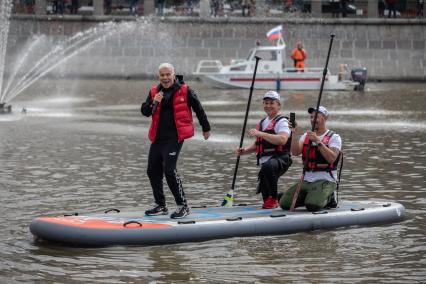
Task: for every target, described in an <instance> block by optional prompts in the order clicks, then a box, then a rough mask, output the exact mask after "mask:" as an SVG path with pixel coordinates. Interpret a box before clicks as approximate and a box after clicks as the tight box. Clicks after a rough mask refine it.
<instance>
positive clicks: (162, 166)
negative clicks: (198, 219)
mask: <svg viewBox="0 0 426 284" xmlns="http://www.w3.org/2000/svg"><path fill="white" fill-rule="evenodd" d="M182 144H183V142H181V143H178V142H172V143H166V144H156V143H154V144H151V147H150V148H149V156H148V170H147V173H148V177H149V181H150V182H151V187H152V193H153V194H154V199H155V203H157V204H158V205H161V206H165V205H166V198H165V196H164V191H163V175H164V176H166V181H167V184H168V186H169V188H170V190H171V192H172V194H173V196H174V198H175V201H176V204H177V205H187V203H186V199H185V193H184V192H183V187H182V181H181V179H180V178H179V176H178V174H177V170H176V163H177V160H178V157H179V153H180V150H181V148H182Z"/></svg>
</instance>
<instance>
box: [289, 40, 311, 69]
mask: <svg viewBox="0 0 426 284" xmlns="http://www.w3.org/2000/svg"><path fill="white" fill-rule="evenodd" d="M307 56H308V55H307V53H306V50H305V49H303V45H302V42H300V41H298V42H297V47H296V48H295V49H293V51H292V52H291V58H293V60H294V68H298V69H303V68H305V62H304V61H305V59H306V58H307ZM302 71H303V70H302Z"/></svg>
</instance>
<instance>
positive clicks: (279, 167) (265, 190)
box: [258, 154, 293, 201]
mask: <svg viewBox="0 0 426 284" xmlns="http://www.w3.org/2000/svg"><path fill="white" fill-rule="evenodd" d="M292 162H293V161H292V159H291V157H290V155H288V154H284V155H280V156H273V157H272V158H270V159H269V160H268V161H267V162H265V163H263V164H262V168H261V169H260V171H259V188H258V191H260V192H261V193H262V198H263V200H264V201H265V200H266V198H268V197H269V196H272V198H275V199H276V198H277V195H278V192H277V191H278V179H279V178H280V176H282V175H283V174H284V173H285V172H286V171H287V170H288V168H289V167H290V166H291V164H292Z"/></svg>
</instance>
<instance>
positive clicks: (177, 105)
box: [141, 63, 210, 219]
mask: <svg viewBox="0 0 426 284" xmlns="http://www.w3.org/2000/svg"><path fill="white" fill-rule="evenodd" d="M158 77H159V80H160V84H158V85H157V86H153V87H152V88H151V90H150V92H149V94H148V97H147V98H146V101H145V102H144V103H143V104H142V107H141V112H142V114H143V115H145V116H147V117H149V116H152V122H151V127H150V129H149V133H148V138H149V140H150V141H151V147H150V149H149V156H148V169H147V173H148V177H149V181H150V183H151V187H152V191H153V194H154V199H155V203H156V206H154V208H152V209H150V210H147V211H145V214H146V215H148V216H154V215H167V214H168V209H167V206H166V199H165V196H164V191H163V175H164V176H165V177H166V181H167V184H168V186H169V188H170V190H171V192H172V194H173V196H174V198H175V201H176V204H177V209H176V211H175V212H174V213H172V214H171V215H170V217H171V218H174V219H178V218H183V217H185V216H187V215H188V214H190V207H189V206H188V203H187V200H186V198H185V193H184V191H183V187H182V181H181V179H180V178H179V176H178V174H177V171H176V163H177V160H178V157H179V153H180V150H181V148H182V144H183V141H184V140H185V139H188V138H191V137H192V136H194V125H193V120H192V110H194V112H195V114H196V115H197V118H198V121H199V123H200V125H201V127H202V130H203V136H204V139H205V140H207V139H208V138H209V136H210V124H209V121H208V120H207V115H206V113H205V112H204V109H203V107H202V106H201V103H200V101H199V100H198V98H197V95H196V94H195V92H194V91H193V90H192V89H191V88H189V87H188V86H187V85H186V84H185V83H184V82H183V80H182V81H179V80H176V76H175V71H174V67H173V65H171V64H170V63H163V64H161V65H160V66H159V68H158Z"/></svg>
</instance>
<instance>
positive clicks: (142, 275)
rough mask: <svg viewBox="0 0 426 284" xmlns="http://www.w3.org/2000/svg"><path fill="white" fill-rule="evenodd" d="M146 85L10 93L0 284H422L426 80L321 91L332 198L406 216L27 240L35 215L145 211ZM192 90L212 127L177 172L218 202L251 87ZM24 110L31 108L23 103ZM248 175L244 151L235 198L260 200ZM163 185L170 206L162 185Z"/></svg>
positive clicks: (305, 97) (194, 193) (303, 104)
mask: <svg viewBox="0 0 426 284" xmlns="http://www.w3.org/2000/svg"><path fill="white" fill-rule="evenodd" d="M52 84H55V85H56V84H58V85H61V88H60V91H55V92H52V91H50V90H51V88H50V87H51V85H52ZM151 84H152V82H147V81H142V82H140V81H81V82H79V85H78V86H76V82H75V81H73V82H68V81H60V82H56V81H55V82H51V81H41V82H40V83H39V84H38V85H37V86H34V89H33V90H32V91H31V93H27V94H22V96H21V97H18V98H17V100H16V102H15V103H14V110H15V111H16V112H15V113H14V114H13V115H10V116H0V126H1V127H0V135H1V137H2V139H1V144H0V155H1V164H0V169H1V175H0V182H1V187H0V193H1V196H2V200H3V202H2V206H1V207H0V216H1V217H0V218H1V222H0V231H1V233H0V257H1V259H2V262H1V266H0V267H1V273H0V282H2V283H8V282H10V280H11V279H14V280H15V281H22V282H60V283H76V282H83V283H84V282H98V283H136V282H138V283H140V282H142V283H148V282H149V281H153V282H157V283H161V282H164V283H170V282H182V283H187V282H192V283H200V282H208V283H222V282H224V281H228V282H231V283H233V282H257V283H272V282H280V281H285V280H286V281H290V282H303V283H304V282H316V283H318V282H320V283H335V282H340V283H354V282H374V283H375V282H398V283H404V282H410V283H412V282H421V281H423V279H424V276H425V270H424V267H425V260H424V254H425V248H426V245H425V244H426V238H425V236H424V231H425V229H426V228H425V224H426V223H425V220H424V219H425V217H426V214H425V213H426V190H425V182H424V175H425V171H426V163H425V158H426V142H425V141H426V134H425V125H426V123H425V122H426V113H425V111H424V109H425V107H426V103H425V100H424V96H425V95H426V85H424V84H410V85H404V86H400V85H398V84H371V85H369V86H368V88H369V90H368V92H366V93H364V94H362V93H351V92H348V93H324V94H323V101H322V104H323V105H325V106H326V107H327V108H328V109H329V111H330V112H331V117H330V123H329V126H330V128H332V129H334V130H336V131H337V132H338V133H340V134H341V135H342V137H343V141H344V153H345V161H344V172H343V175H342V179H343V182H342V184H341V193H340V196H341V198H344V199H351V200H356V199H358V200H365V199H389V200H394V201H399V202H401V203H403V204H404V205H405V206H406V208H407V219H406V220H405V221H403V222H401V223H397V224H388V225H383V226H376V227H367V228H350V229H341V230H335V231H316V232H311V233H300V234H295V235H290V236H270V237H253V238H237V239H226V240H216V241H209V242H204V243H189V244H180V245H168V246H157V247H110V248H97V249H81V248H66V247H60V246H54V245H51V246H42V245H39V244H36V243H34V242H33V239H32V236H31V235H30V233H29V231H28V225H29V222H30V221H31V220H32V218H33V217H35V216H39V215H45V214H64V213H72V212H81V213H88V212H99V211H101V210H104V209H106V208H121V209H131V208H132V209H134V210H140V212H141V214H142V212H143V211H144V210H145V209H146V208H147V207H148V206H149V205H150V204H151V202H152V194H151V189H150V186H149V181H148V178H147V176H146V163H147V151H148V148H149V143H148V141H147V138H146V135H147V129H148V127H149V119H146V118H143V117H141V116H140V114H139V107H140V103H141V102H142V101H143V100H144V99H145V96H146V94H147V91H148V90H149V87H150V85H151ZM190 85H191V86H193V87H195V89H197V90H199V97H200V98H201V100H202V102H203V103H204V106H205V109H206V111H207V114H208V115H209V118H210V121H211V124H212V136H211V139H210V140H208V141H204V139H203V138H202V136H201V135H200V133H199V131H198V133H197V136H196V137H195V138H194V139H192V140H190V141H187V142H185V144H184V149H183V151H182V154H181V158H180V161H179V167H178V169H179V173H180V175H181V177H182V178H183V181H184V187H185V188H186V192H187V195H188V198H189V200H190V203H191V204H192V205H194V206H195V205H202V204H203V205H208V206H217V205H219V204H220V202H221V201H222V199H223V196H224V194H225V193H226V192H227V191H228V190H229V188H230V183H231V180H232V174H233V170H234V165H235V157H234V156H233V154H232V153H233V149H234V148H235V147H237V145H238V142H239V138H240V132H241V128H242V121H243V118H244V112H245V107H246V100H247V96H248V91H247V90H226V91H218V90H211V89H206V88H205V87H204V86H203V85H201V84H199V83H197V82H192V84H190ZM67 86H70V89H69V90H68V89H67ZM110 89H114V90H120V92H119V93H117V92H114V93H112V92H110V91H109V90H110ZM71 90H72V91H71ZM73 92H75V94H73ZM317 96H318V94H317V93H316V92H306V93H300V92H298V93H296V92H283V93H282V97H283V112H284V113H285V114H288V113H289V112H290V110H291V111H295V112H296V116H297V120H298V123H299V125H300V128H301V129H306V128H309V125H308V114H307V113H306V109H307V108H308V106H313V105H315V104H316V99H317ZM261 98H262V92H261V91H255V92H254V98H253V101H252V103H253V104H252V107H251V112H250V117H249V122H248V128H250V127H253V126H254V125H255V124H256V123H257V122H258V121H259V119H260V118H261V117H262V115H263V111H262V108H261ZM23 107H25V108H26V109H27V114H26V115H21V114H20V112H19V110H20V109H21V108H23ZM198 130H199V128H198ZM245 141H246V143H249V141H250V138H249V137H246V140H245ZM300 169H301V162H300V160H299V159H295V162H294V164H293V166H292V167H291V168H290V170H289V171H288V173H287V174H286V175H285V176H284V177H282V178H281V179H280V188H281V190H284V189H286V188H287V187H288V186H289V185H290V184H292V183H294V182H297V181H298V179H299V178H300V174H301V170H300ZM257 171H258V168H257V167H256V165H255V158H254V157H243V158H242V159H241V163H240V168H239V175H238V179H237V184H236V192H237V196H236V199H237V202H241V203H242V202H244V203H259V200H260V197H259V196H256V195H255V193H254V188H255V184H256V179H257V178H256V177H257ZM166 194H167V198H168V200H169V201H170V207H174V206H173V204H172V197H171V194H170V192H169V191H166Z"/></svg>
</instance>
